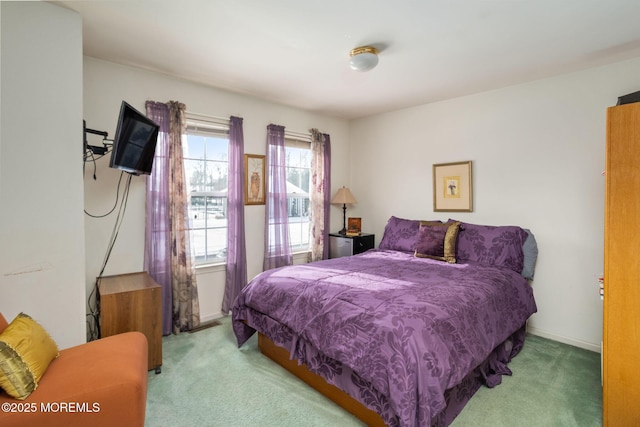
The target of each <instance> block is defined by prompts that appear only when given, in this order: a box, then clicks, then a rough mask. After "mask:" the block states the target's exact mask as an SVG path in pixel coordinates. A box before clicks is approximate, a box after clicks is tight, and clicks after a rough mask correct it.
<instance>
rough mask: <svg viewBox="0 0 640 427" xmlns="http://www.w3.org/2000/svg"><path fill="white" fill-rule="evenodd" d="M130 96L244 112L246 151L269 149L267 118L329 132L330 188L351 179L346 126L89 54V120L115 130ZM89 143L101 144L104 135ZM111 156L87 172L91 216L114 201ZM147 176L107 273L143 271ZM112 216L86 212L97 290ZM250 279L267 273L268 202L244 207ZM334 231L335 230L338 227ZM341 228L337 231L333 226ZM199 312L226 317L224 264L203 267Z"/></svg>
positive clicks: (337, 219)
mask: <svg viewBox="0 0 640 427" xmlns="http://www.w3.org/2000/svg"><path fill="white" fill-rule="evenodd" d="M122 100H126V101H127V102H129V103H130V104H131V105H133V106H134V107H135V108H137V109H139V110H140V111H143V112H144V108H145V107H144V103H145V101H146V100H154V101H160V102H166V101H169V100H176V101H180V102H183V103H184V104H185V105H186V106H187V110H188V111H191V112H195V113H201V114H207V115H211V116H218V117H229V116H230V115H235V116H239V117H243V118H244V120H243V124H244V140H245V153H248V154H265V153H266V127H267V125H268V124H269V123H275V124H279V125H283V126H285V128H286V129H289V130H292V131H298V132H306V131H308V130H309V129H310V128H312V127H315V128H318V129H319V130H320V131H322V132H324V133H328V134H330V135H331V144H332V145H331V146H332V157H333V160H332V186H333V188H338V187H339V186H342V185H346V184H347V182H346V181H347V178H348V169H347V167H348V160H349V159H348V145H347V142H348V123H347V121H345V120H342V119H336V118H330V117H326V116H321V115H318V114H314V113H310V112H306V111H301V110H297V109H293V108H289V107H283V106H280V105H276V104H272V103H269V102H266V101H262V100H259V99H256V98H252V97H249V96H244V95H238V94H233V93H229V92H225V91H222V90H219V89H214V88H210V87H206V86H202V85H198V84H195V83H190V82H186V81H183V80H179V79H175V78H171V77H168V76H165V75H162V74H158V73H153V72H149V71H144V70H140V69H136V68H132V67H127V66H121V65H116V64H113V63H109V62H105V61H101V60H97V59H94V58H87V57H85V59H84V118H85V120H86V121H87V126H88V127H89V128H92V129H97V130H105V131H107V132H109V135H110V136H113V135H114V133H115V126H116V121H117V118H118V113H119V109H120V103H121V101H122ZM94 138H95V139H91V140H90V143H91V142H95V143H99V141H100V137H97V136H96V137H94ZM108 163H109V162H108V158H103V159H102V160H100V161H98V162H97V172H96V174H97V180H95V181H94V180H93V178H92V175H93V166H92V165H90V164H87V167H86V171H85V207H86V209H87V210H88V211H89V212H91V213H98V214H99V213H105V212H107V211H108V210H109V209H110V208H111V207H112V206H113V203H114V201H115V192H116V186H117V179H118V177H119V174H120V173H119V172H118V171H116V170H114V169H110V168H109V167H108ZM144 192H145V178H144V177H134V178H133V182H132V187H131V194H130V196H129V203H128V207H127V212H126V216H125V220H124V223H123V225H122V229H121V231H120V235H119V237H118V241H117V243H116V246H115V248H114V250H113V253H112V254H111V259H110V260H109V264H108V266H107V269H106V270H105V274H107V275H110V274H120V273H127V272H133V271H140V270H142V268H143V251H144V203H145V202H144ZM114 221H115V216H114V215H111V216H109V217H107V218H104V219H93V218H89V217H86V219H85V227H86V252H87V257H86V271H87V276H86V283H87V291H88V292H90V291H91V289H92V288H93V285H94V282H95V278H96V276H97V274H98V272H99V269H100V266H101V264H102V260H103V258H104V254H105V250H106V246H107V242H108V240H109V236H110V234H111V230H112V227H113V223H114ZM341 222H342V216H341V210H340V209H337V208H335V209H334V208H332V218H331V223H332V224H338V223H341ZM245 223H246V236H247V263H248V271H247V273H248V276H249V278H252V277H253V276H255V275H256V274H258V273H259V272H260V271H262V257H263V248H264V241H263V240H264V239H263V236H264V206H246V207H245ZM334 228H335V227H334ZM336 230H337V228H336ZM198 287H199V296H200V311H201V318H202V320H203V321H206V320H209V319H212V318H215V317H218V316H220V315H221V313H220V310H221V304H222V297H223V292H224V268H210V269H204V270H198Z"/></svg>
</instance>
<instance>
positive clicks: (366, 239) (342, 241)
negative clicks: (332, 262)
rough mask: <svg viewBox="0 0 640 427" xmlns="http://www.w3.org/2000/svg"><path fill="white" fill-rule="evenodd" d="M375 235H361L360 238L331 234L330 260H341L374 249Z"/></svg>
mask: <svg viewBox="0 0 640 427" xmlns="http://www.w3.org/2000/svg"><path fill="white" fill-rule="evenodd" d="M375 237H376V236H375V234H369V233H360V235H358V236H346V235H344V234H339V233H330V234H329V258H339V257H343V256H351V255H355V254H359V253H362V252H364V251H368V250H369V249H373V247H374V246H375Z"/></svg>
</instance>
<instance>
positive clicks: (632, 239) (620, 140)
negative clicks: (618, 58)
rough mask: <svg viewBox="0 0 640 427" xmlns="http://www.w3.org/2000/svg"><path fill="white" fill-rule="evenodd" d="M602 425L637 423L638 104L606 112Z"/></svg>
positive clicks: (639, 357)
mask: <svg viewBox="0 0 640 427" xmlns="http://www.w3.org/2000/svg"><path fill="white" fill-rule="evenodd" d="M606 156H607V157H606V188H605V227H604V231H605V233H604V245H605V246H604V255H605V258H604V329H603V354H602V357H603V393H602V407H603V425H604V426H605V427H606V426H609V427H618V426H640V404H639V403H640V257H639V256H638V254H640V103H636V104H627V105H620V106H616V107H611V108H609V109H608V110H607V149H606Z"/></svg>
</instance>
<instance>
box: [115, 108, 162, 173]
mask: <svg viewBox="0 0 640 427" xmlns="http://www.w3.org/2000/svg"><path fill="white" fill-rule="evenodd" d="M158 128H159V126H158V125H156V124H155V123H154V122H153V121H152V120H151V119H149V118H148V117H147V116H145V115H144V114H142V113H141V112H139V111H138V110H136V109H135V108H133V107H132V106H131V105H129V104H127V103H126V102H125V101H122V106H121V107H120V116H119V117H118V126H117V128H116V134H115V137H114V138H113V151H112V152H111V161H110V162H109V166H111V167H112V168H116V169H120V170H123V171H125V172H128V173H130V174H133V175H141V174H146V175H149V174H150V173H151V168H152V166H153V155H154V153H155V151H156V143H157V141H158Z"/></svg>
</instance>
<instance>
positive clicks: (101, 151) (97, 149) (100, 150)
mask: <svg viewBox="0 0 640 427" xmlns="http://www.w3.org/2000/svg"><path fill="white" fill-rule="evenodd" d="M82 130H83V143H82V148H83V150H82V151H83V153H86V151H87V150H91V152H92V153H93V154H96V155H98V156H102V155H105V154H107V152H108V151H109V147H108V145H113V140H111V139H108V137H109V134H108V133H107V132H106V131H103V130H95V129H89V128H88V127H87V122H86V121H85V120H83V121H82ZM88 133H90V134H93V135H100V136H102V147H101V146H99V145H89V142H88V141H87V134H88Z"/></svg>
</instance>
